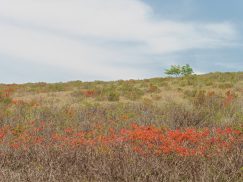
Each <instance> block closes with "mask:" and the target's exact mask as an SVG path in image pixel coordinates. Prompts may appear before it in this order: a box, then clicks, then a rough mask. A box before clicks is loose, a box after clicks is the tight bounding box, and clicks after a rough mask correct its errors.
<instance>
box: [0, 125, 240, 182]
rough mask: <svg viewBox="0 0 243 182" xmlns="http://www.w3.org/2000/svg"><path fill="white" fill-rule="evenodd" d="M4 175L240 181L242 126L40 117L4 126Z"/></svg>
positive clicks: (53, 178) (18, 177)
mask: <svg viewBox="0 0 243 182" xmlns="http://www.w3.org/2000/svg"><path fill="white" fill-rule="evenodd" d="M0 139H1V144H0V147H1V150H0V154H1V158H0V165H1V173H0V177H1V179H5V180H8V181H9V180H11V181H16V180H17V181H18V180H19V181H28V180H29V181H39V180H41V181H48V180H50V181H78V180H80V181H179V180H185V181H238V180H241V179H243V178H242V177H243V176H242V171H241V167H242V163H243V155H242V154H243V153H242V139H243V137H242V132H241V131H239V130H235V129H232V128H225V129H221V128H212V129H209V128H204V129H194V128H185V129H181V130H169V129H166V128H156V127H154V126H139V125H137V124H135V123H134V124H132V125H131V126H130V127H129V128H122V129H120V130H115V129H113V128H109V129H108V130H107V129H106V127H105V126H102V125H97V126H96V128H94V129H93V130H89V131H83V130H77V129H75V128H66V129H64V130H62V131H60V130H59V131H57V130H55V128H52V127H51V126H50V125H49V126H48V125H46V123H44V122H41V123H40V124H39V125H36V124H35V123H33V122H32V123H29V124H28V125H26V127H25V128H19V127H17V128H16V127H11V126H5V127H2V128H1V129H0Z"/></svg>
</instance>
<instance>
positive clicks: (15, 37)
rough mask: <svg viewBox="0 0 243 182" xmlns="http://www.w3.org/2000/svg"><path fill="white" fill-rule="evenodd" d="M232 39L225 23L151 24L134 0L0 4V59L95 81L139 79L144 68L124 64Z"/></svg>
mask: <svg viewBox="0 0 243 182" xmlns="http://www.w3.org/2000/svg"><path fill="white" fill-rule="evenodd" d="M236 36H237V33H236V30H235V28H234V26H233V25H232V24H230V23H227V22H218V23H197V22H173V21H167V20H154V19H153V10H152V8H151V7H150V6H149V5H147V4H145V3H143V2H142V1H139V0H105V1H104V0H21V1H19V0H0V40H1V41H0V53H4V54H7V55H11V56H14V57H16V58H19V61H21V60H23V59H24V60H28V61H31V62H36V63H43V64H47V65H51V66H55V65H56V66H58V67H60V68H63V69H67V70H70V72H74V73H75V74H78V73H79V72H82V74H84V73H87V74H89V75H90V74H93V75H95V76H97V79H98V78H99V76H102V78H107V79H120V78H138V77H143V75H144V72H145V71H146V68H144V69H135V68H132V67H129V66H126V65H125V63H124V62H129V61H131V62H134V63H135V64H136V63H137V64H138V65H139V63H140V61H144V59H145V58H143V55H145V54H151V55H155V54H159V55H162V54H166V53H173V52H175V51H182V50H188V49H194V48H217V47H222V46H229V45H231V43H232V41H233V40H234V39H235V38H236ZM131 43H134V44H135V45H136V46H135V45H134V46H133V44H131ZM123 44H124V45H125V46H124V45H123ZM121 64H123V66H122V67H120V66H118V65H121ZM81 79H82V78H81Z"/></svg>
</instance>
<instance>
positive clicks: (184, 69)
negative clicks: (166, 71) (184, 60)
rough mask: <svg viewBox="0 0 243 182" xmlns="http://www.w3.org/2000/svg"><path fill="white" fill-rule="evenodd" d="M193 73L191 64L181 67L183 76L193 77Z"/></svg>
mask: <svg viewBox="0 0 243 182" xmlns="http://www.w3.org/2000/svg"><path fill="white" fill-rule="evenodd" d="M192 73H193V69H192V68H191V67H190V65H189V64H186V65H185V66H182V67H181V74H182V75H183V76H187V75H191V74H192Z"/></svg>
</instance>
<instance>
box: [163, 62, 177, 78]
mask: <svg viewBox="0 0 243 182" xmlns="http://www.w3.org/2000/svg"><path fill="white" fill-rule="evenodd" d="M165 74H167V75H171V76H173V75H175V76H176V77H178V76H180V74H181V66H180V65H172V66H171V67H170V69H166V70H165Z"/></svg>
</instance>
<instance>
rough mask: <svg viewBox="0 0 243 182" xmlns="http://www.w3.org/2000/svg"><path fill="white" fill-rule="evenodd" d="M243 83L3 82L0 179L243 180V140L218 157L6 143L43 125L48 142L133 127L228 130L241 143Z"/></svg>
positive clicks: (231, 77) (238, 78)
mask: <svg viewBox="0 0 243 182" xmlns="http://www.w3.org/2000/svg"><path fill="white" fill-rule="evenodd" d="M242 81H243V73H224V74H223V73H214V74H208V75H202V76H192V77H189V78H177V79H174V78H154V79H146V80H129V81H116V82H100V81H96V82H89V83H88V82H79V81H77V82H69V83H58V84H45V83H36V84H23V85H0V128H5V127H9V128H11V130H8V131H10V132H8V134H6V135H4V136H2V135H1V132H0V138H1V137H3V138H4V139H1V140H0V141H1V142H0V166H1V169H0V181H220V182H221V181H243V169H242V167H243V151H242V150H243V145H242V140H239V142H238V143H235V144H234V145H233V146H232V148H231V150H230V151H223V152H222V153H220V154H218V155H215V156H214V157H207V156H198V155H193V156H180V155H176V154H170V155H167V154H161V155H152V153H153V152H151V154H150V155H147V154H146V155H141V154H140V153H137V152H134V150H133V149H132V148H131V146H130V145H129V144H128V143H122V144H120V143H117V144H116V145H115V146H113V145H112V146H109V147H108V148H107V146H103V147H102V146H101V147H92V146H79V147H76V148H70V147H67V146H66V147H65V146H64V147H47V146H46V145H33V146H32V147H30V148H28V150H27V149H26V150H24V149H21V150H20V149H16V148H14V147H12V148H11V147H9V146H8V145H7V144H6V143H8V142H10V143H11V141H16V140H17V139H19V138H21V137H22V139H23V137H24V136H26V135H25V134H26V131H27V130H28V127H29V123H30V122H31V123H34V124H36V125H39V124H41V123H42V122H43V121H44V122H45V123H46V124H47V125H48V127H46V129H45V130H44V131H43V132H42V133H41V134H40V135H38V137H44V138H45V141H49V140H48V138H51V136H52V135H51V133H53V132H56V133H59V134H62V133H63V132H64V131H65V129H67V128H69V129H70V128H71V129H73V130H75V131H79V130H82V131H85V132H91V131H93V129H94V128H96V129H97V127H99V126H102V128H100V129H99V130H98V129H97V131H99V134H100V135H107V134H108V133H109V131H110V129H111V128H112V129H114V130H115V131H120V130H121V129H128V128H129V127H130V126H131V124H132V123H136V124H138V125H140V126H154V127H156V128H159V129H161V130H175V129H180V130H182V129H185V128H194V129H196V130H197V131H200V130H203V129H204V128H205V127H207V128H209V130H213V129H214V128H227V127H230V128H232V129H234V130H237V131H239V132H240V137H241V138H242V132H243V84H242V83H243V82H242ZM118 97H119V99H118ZM11 132H14V133H15V134H14V135H12V134H11V135H10V134H9V133H11ZM145 136H146V135H145ZM145 139H146V137H145ZM222 140H223V139H222ZM47 143H48V142H47ZM155 143H156V142H155ZM13 146H14V145H13Z"/></svg>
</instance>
